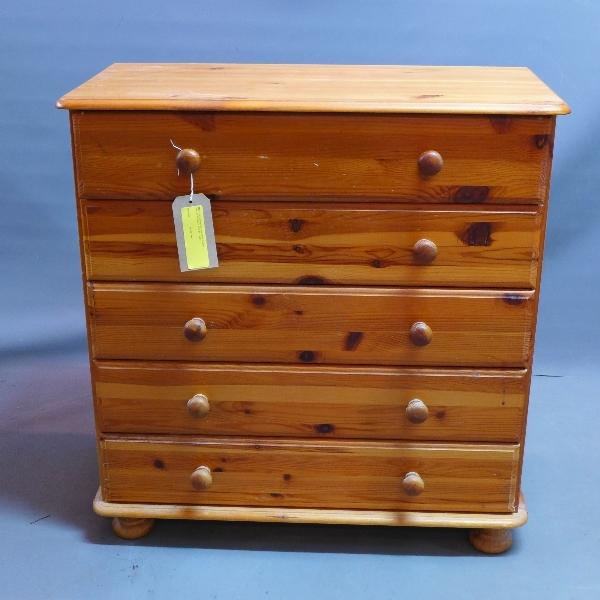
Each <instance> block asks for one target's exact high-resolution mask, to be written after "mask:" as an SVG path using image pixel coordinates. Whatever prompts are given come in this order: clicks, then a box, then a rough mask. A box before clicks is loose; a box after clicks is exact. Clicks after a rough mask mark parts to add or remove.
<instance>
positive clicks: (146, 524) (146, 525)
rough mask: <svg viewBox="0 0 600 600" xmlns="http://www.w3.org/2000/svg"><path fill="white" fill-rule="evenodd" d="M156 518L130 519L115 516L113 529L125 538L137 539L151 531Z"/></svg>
mask: <svg viewBox="0 0 600 600" xmlns="http://www.w3.org/2000/svg"><path fill="white" fill-rule="evenodd" d="M153 526H154V519H128V518H126V517H115V518H114V519H113V520H112V528H113V531H114V532H115V533H116V534H117V535H118V536H119V537H120V538H123V539H124V540H137V539H138V538H141V537H144V536H145V535H148V534H149V533H150V530H151V529H152V527H153Z"/></svg>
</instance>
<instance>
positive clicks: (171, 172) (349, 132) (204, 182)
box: [72, 110, 554, 203]
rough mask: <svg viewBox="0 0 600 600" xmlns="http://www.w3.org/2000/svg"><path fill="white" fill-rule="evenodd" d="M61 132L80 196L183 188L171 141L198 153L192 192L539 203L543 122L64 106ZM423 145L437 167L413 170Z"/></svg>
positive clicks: (547, 149) (547, 130)
mask: <svg viewBox="0 0 600 600" xmlns="http://www.w3.org/2000/svg"><path fill="white" fill-rule="evenodd" d="M72 131H73V141H74V148H75V166H76V172H77V186H78V194H79V196H80V197H84V198H108V199H122V198H130V199H164V200H167V199H169V200H172V199H173V198H174V197H175V196H178V195H181V194H185V193H189V190H190V182H189V177H187V176H183V175H182V176H178V174H177V169H176V166H175V157H176V151H175V150H174V149H173V147H172V146H171V142H170V140H171V139H172V140H173V141H174V142H175V143H176V144H177V145H178V146H180V147H190V148H194V149H196V150H197V151H198V153H199V154H200V156H201V159H202V162H201V166H200V169H199V171H197V173H196V177H195V179H196V190H197V191H201V192H203V193H205V194H209V195H213V196H214V197H219V198H222V199H244V198H257V197H258V198H264V199H281V198H298V197H300V198H302V197H303V198H306V197H309V198H310V197H311V196H312V197H315V198H317V197H331V198H341V199H344V198H346V199H348V198H350V199H352V198H355V199H360V200H364V199H365V198H375V199H376V198H389V199H393V200H397V201H410V202H414V201H422V202H458V203H474V202H475V203H480V202H489V203H494V202H500V203H502V202H510V203H514V202H524V203H540V202H543V201H544V198H545V197H546V191H547V187H548V178H549V167H550V159H551V146H552V139H553V132H554V118H553V117H535V116H515V117H508V116H504V117H489V116H475V115H473V116H464V115H463V116H459V115H457V116H444V115H429V116H425V115H357V114H295V115H294V114H285V113H283V114H276V113H254V114H251V113H235V112H231V113H197V112H185V111H183V112H182V111H178V112H161V111H151V112H148V111H133V110H132V111H90V112H85V111H84V112H81V111H74V112H73V113H72ZM430 150H433V151H436V152H438V153H439V154H440V155H441V156H442V160H443V167H442V169H441V171H439V172H438V173H437V174H435V175H430V176H424V175H423V174H422V173H421V171H420V170H419V168H418V161H419V157H420V156H421V155H422V153H424V152H427V151H430Z"/></svg>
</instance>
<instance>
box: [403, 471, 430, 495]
mask: <svg viewBox="0 0 600 600" xmlns="http://www.w3.org/2000/svg"><path fill="white" fill-rule="evenodd" d="M402 489H403V490H404V493H405V494H406V495H407V496H418V495H419V494H422V493H423V490H424V489H425V482H424V481H423V478H422V477H421V476H420V475H419V474H418V473H415V472H414V471H411V472H410V473H407V474H406V475H405V476H404V479H403V480H402Z"/></svg>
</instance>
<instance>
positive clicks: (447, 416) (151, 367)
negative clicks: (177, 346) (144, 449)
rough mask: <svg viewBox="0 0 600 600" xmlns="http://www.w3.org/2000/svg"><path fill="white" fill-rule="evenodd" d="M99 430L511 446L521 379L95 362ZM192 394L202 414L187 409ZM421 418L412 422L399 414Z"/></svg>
mask: <svg viewBox="0 0 600 600" xmlns="http://www.w3.org/2000/svg"><path fill="white" fill-rule="evenodd" d="M93 373H94V391H95V397H96V405H97V413H96V414H97V418H98V423H99V428H100V430H101V431H102V432H105V433H159V434H202V435H221V436H222V435H241V436H283V437H285V436H288V437H298V438H307V437H309V438H310V437H314V438H356V439H359V438H362V439H396V440H423V441H429V440H445V441H480V442H481V441H483V442H516V441H519V436H520V431H521V424H522V419H523V411H524V406H525V401H526V397H527V383H528V379H527V377H526V373H525V371H513V370H491V369H482V370H477V371H475V370H466V369H460V370H457V369H409V368H400V367H397V368H382V367H344V366H340V367H320V366H316V365H310V366H285V365H242V364H237V365H236V364H224V365H223V364H221V365H214V364H206V365H203V364H194V363H169V362H164V363H160V362H152V363H138V362H132V361H120V362H111V361H95V363H94V365H93ZM197 394H202V395H203V396H205V397H206V399H207V402H208V411H205V412H204V413H203V414H202V416H200V417H197V416H194V415H193V414H190V412H189V410H188V406H187V403H188V401H189V400H190V399H191V398H193V397H194V396H195V395H197ZM415 398H418V399H421V400H422V401H423V402H424V403H425V404H426V406H427V408H428V411H429V415H428V417H427V418H426V420H425V421H423V422H421V423H412V422H411V421H410V420H409V419H408V416H407V412H406V410H407V405H408V403H409V402H410V401H411V400H412V399H415Z"/></svg>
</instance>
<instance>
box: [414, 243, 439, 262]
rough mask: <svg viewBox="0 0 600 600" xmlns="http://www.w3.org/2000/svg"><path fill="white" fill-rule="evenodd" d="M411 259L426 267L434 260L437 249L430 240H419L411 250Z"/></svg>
mask: <svg viewBox="0 0 600 600" xmlns="http://www.w3.org/2000/svg"><path fill="white" fill-rule="evenodd" d="M412 252H413V258H414V260H415V262H416V263H417V264H419V265H428V264H429V263H432V262H433V261H434V260H435V257H436V256H437V253H438V248H437V246H436V245H435V243H434V242H432V241H431V240H426V239H423V240H419V241H417V242H415V245H414V246H413V249H412Z"/></svg>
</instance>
